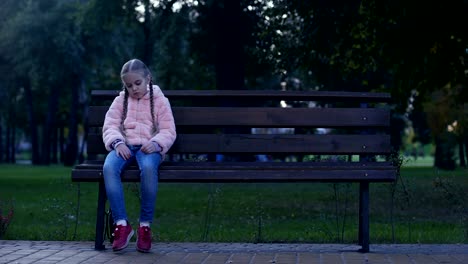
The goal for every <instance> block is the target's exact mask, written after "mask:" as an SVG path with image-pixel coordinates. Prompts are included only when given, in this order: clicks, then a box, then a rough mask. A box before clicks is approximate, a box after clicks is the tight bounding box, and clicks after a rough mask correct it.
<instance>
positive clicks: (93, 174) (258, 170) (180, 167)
mask: <svg viewBox="0 0 468 264" xmlns="http://www.w3.org/2000/svg"><path fill="white" fill-rule="evenodd" d="M243 164H244V166H241V167H239V168H237V167H230V166H229V164H228V165H226V164H225V163H211V164H210V165H209V168H210V169H208V170H207V169H206V168H203V166H202V168H200V167H196V166H192V165H191V163H188V165H185V163H179V164H177V165H176V164H172V165H165V164H162V165H161V167H160V175H159V180H160V181H161V182H289V181H294V182H297V181H362V180H368V181H394V180H395V178H396V172H395V170H394V167H392V166H389V165H387V164H383V165H380V166H379V164H378V163H374V164H372V165H369V166H362V164H361V165H353V164H352V163H351V164H350V165H349V164H348V165H347V164H339V163H338V164H336V165H335V166H331V164H328V165H327V166H324V165H321V164H319V163H317V164H315V165H316V166H314V165H313V164H312V163H308V164H304V165H303V164H302V163H300V164H296V166H283V165H282V164H285V163H276V164H272V163H269V164H265V163H261V162H258V163H256V164H254V163H250V164H249V163H243ZM206 166H208V165H206ZM139 174H140V172H139V170H138V169H136V167H131V168H129V169H127V170H126V171H125V172H124V173H123V175H122V179H123V181H128V182H135V181H139ZM72 180H73V181H75V182H93V181H100V180H102V166H100V165H98V164H94V165H87V166H86V165H80V166H77V167H75V169H74V170H73V172H72Z"/></svg>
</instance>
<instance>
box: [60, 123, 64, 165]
mask: <svg viewBox="0 0 468 264" xmlns="http://www.w3.org/2000/svg"><path fill="white" fill-rule="evenodd" d="M59 150H60V162H61V163H65V125H64V124H63V121H61V122H60V125H59Z"/></svg>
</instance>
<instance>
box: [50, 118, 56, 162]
mask: <svg viewBox="0 0 468 264" xmlns="http://www.w3.org/2000/svg"><path fill="white" fill-rule="evenodd" d="M51 144H52V157H51V160H50V162H51V163H53V164H57V163H58V158H57V152H58V127H57V122H55V125H54V127H53V128H52V142H51Z"/></svg>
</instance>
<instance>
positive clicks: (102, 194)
mask: <svg viewBox="0 0 468 264" xmlns="http://www.w3.org/2000/svg"><path fill="white" fill-rule="evenodd" d="M106 200H107V195H106V188H105V186H104V182H103V181H100V182H99V193H98V204H97V214H96V216H97V217H96V238H95V241H94V242H95V244H94V249H96V250H104V249H105V248H106V247H105V246H104V221H105V220H104V215H105V210H106Z"/></svg>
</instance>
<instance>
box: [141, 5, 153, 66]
mask: <svg viewBox="0 0 468 264" xmlns="http://www.w3.org/2000/svg"><path fill="white" fill-rule="evenodd" d="M143 5H144V6H145V22H143V24H142V26H143V35H144V36H145V42H144V50H143V52H144V54H143V61H144V62H145V64H146V65H148V66H149V65H151V59H152V57H153V45H154V43H153V41H152V34H151V28H152V27H151V13H150V12H151V3H150V1H149V0H144V1H143Z"/></svg>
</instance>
